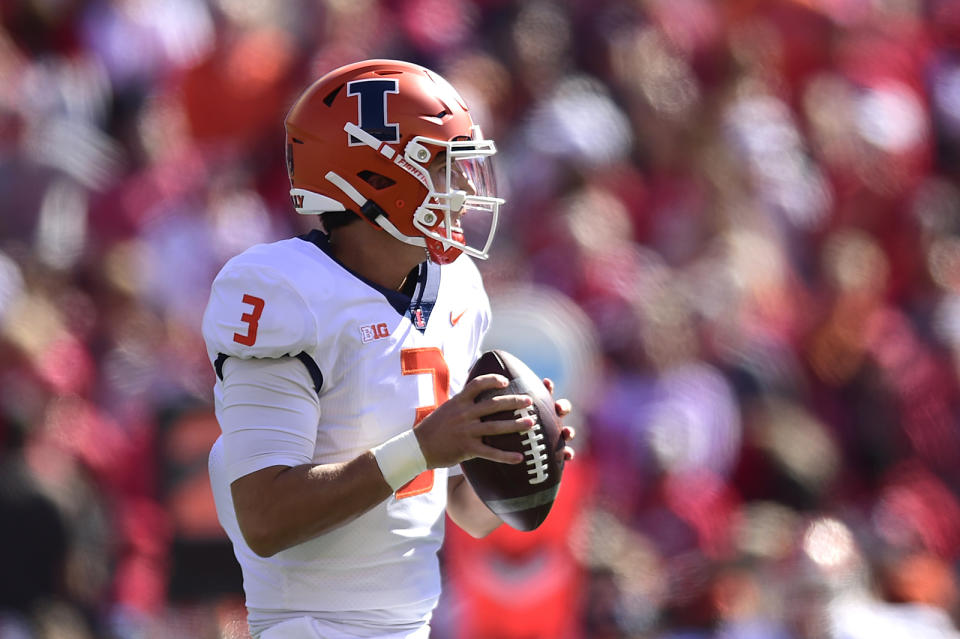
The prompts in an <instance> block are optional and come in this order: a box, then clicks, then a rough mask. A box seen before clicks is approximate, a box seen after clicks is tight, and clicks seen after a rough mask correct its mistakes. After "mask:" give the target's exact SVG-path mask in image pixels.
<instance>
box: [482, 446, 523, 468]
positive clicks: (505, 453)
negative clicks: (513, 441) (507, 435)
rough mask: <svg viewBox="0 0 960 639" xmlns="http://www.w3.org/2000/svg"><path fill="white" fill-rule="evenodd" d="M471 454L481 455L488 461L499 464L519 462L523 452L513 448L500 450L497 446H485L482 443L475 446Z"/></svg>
mask: <svg viewBox="0 0 960 639" xmlns="http://www.w3.org/2000/svg"><path fill="white" fill-rule="evenodd" d="M473 455H474V457H482V458H483V459H489V460H490V461H495V462H499V463H501V464H519V463H520V462H522V461H523V453H518V452H516V451H513V450H500V449H499V448H494V447H493V446H487V445H486V444H483V443H481V444H480V445H479V446H477V448H476V449H475V450H474V451H473Z"/></svg>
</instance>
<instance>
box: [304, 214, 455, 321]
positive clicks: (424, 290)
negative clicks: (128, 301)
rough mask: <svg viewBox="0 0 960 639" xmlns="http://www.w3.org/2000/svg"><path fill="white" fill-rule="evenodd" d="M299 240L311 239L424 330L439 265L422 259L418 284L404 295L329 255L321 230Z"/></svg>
mask: <svg viewBox="0 0 960 639" xmlns="http://www.w3.org/2000/svg"><path fill="white" fill-rule="evenodd" d="M297 237H298V238H299V239H301V240H303V241H305V242H310V243H311V244H313V245H314V246H316V247H317V248H319V249H320V250H321V251H323V252H324V254H326V256H327V257H329V258H330V259H331V260H333V261H334V262H336V263H337V264H338V265H339V266H340V268H342V269H343V270H345V271H347V272H348V273H350V274H351V275H353V276H354V277H355V278H357V279H358V280H360V281H361V282H363V283H364V284H366V285H367V286H369V287H370V288H372V289H374V290H375V291H377V292H378V293H380V294H381V295H383V297H384V298H385V299H386V300H387V303H389V304H390V306H391V307H393V309H394V310H395V311H396V312H397V313H399V314H400V315H403V316H404V317H406V318H407V319H409V320H410V323H411V324H413V327H414V328H416V329H417V330H418V331H420V332H421V333H423V332H424V331H426V330H427V323H428V322H429V321H430V315H431V313H432V312H433V307H434V306H435V305H436V303H437V295H438V293H439V292H440V265H439V264H434V263H433V262H431V261H429V260H427V261H424V262H421V263H420V265H419V266H418V267H416V271H417V284H416V287H415V288H414V290H413V294H412V295H406V294H404V293H401V292H400V291H394V290H392V289H389V288H385V287H383V286H380V285H379V284H377V283H376V282H373V281H371V280H368V279H367V278H365V277H363V276H362V275H360V274H359V273H355V272H354V271H352V270H350V269H349V268H347V267H346V266H344V265H343V264H341V263H340V262H338V261H337V260H336V258H334V257H333V255H331V254H330V242H329V240H328V238H327V236H326V234H324V233H323V232H321V231H320V230H318V229H314V230H312V231H310V232H309V233H306V234H304V235H299V236H297Z"/></svg>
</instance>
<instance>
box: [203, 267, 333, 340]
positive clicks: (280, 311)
mask: <svg viewBox="0 0 960 639" xmlns="http://www.w3.org/2000/svg"><path fill="white" fill-rule="evenodd" d="M203 337H204V340H205V341H206V344H207V352H208V354H209V355H210V357H211V358H212V359H216V358H217V357H218V356H220V355H226V356H231V357H239V358H241V359H249V358H252V357H256V358H272V357H283V356H285V355H292V356H296V355H298V354H299V353H300V352H302V351H310V350H311V349H312V348H313V347H314V346H315V345H316V342H317V321H316V318H315V317H314V315H313V313H311V311H310V309H309V308H308V306H307V303H306V302H305V301H304V299H303V297H302V296H301V295H300V294H299V293H298V292H297V290H296V289H295V288H294V287H293V286H292V285H291V284H290V282H289V281H288V280H287V278H285V277H284V276H283V274H282V273H281V272H279V271H278V270H275V269H273V268H271V267H269V266H265V265H260V264H245V263H240V264H234V263H229V262H228V263H227V266H225V267H224V269H223V270H222V271H221V272H220V274H219V275H218V276H217V278H216V279H215V280H214V282H213V286H212V289H211V292H210V301H209V302H208V304H207V309H206V312H205V313H204V315H203Z"/></svg>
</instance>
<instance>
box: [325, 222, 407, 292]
mask: <svg viewBox="0 0 960 639" xmlns="http://www.w3.org/2000/svg"><path fill="white" fill-rule="evenodd" d="M330 253H331V255H333V257H334V259H336V260H337V261H338V262H340V263H341V264H343V265H344V266H346V267H347V268H348V269H350V270H351V271H353V272H354V273H356V274H358V275H362V276H363V277H365V278H367V279H368V280H370V281H371V282H376V283H377V284H379V285H380V286H382V287H384V288H387V289H391V290H395V291H399V290H400V289H401V288H402V287H403V283H404V279H405V278H406V276H407V274H408V273H409V272H410V271H411V269H413V267H415V266H417V265H418V264H420V262H422V261H423V260H424V259H425V257H426V256H425V254H424V250H423V249H422V248H420V247H418V246H411V245H409V244H404V243H403V242H400V241H398V240H396V239H394V238H393V237H391V236H390V235H389V234H388V233H386V232H384V231H382V230H380V229H377V228H374V227H373V226H371V225H369V224H367V223H366V222H357V223H354V224H350V225H348V226H344V227H340V228H338V229H336V230H335V231H334V232H333V233H332V234H331V236H330Z"/></svg>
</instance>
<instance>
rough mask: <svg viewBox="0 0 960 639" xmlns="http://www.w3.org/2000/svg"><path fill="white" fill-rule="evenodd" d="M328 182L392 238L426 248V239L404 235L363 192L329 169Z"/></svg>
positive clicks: (326, 176)
mask: <svg viewBox="0 0 960 639" xmlns="http://www.w3.org/2000/svg"><path fill="white" fill-rule="evenodd" d="M324 177H325V178H326V179H327V181H328V182H330V183H331V184H333V185H334V186H335V187H337V188H338V189H340V190H341V191H343V193H344V195H346V196H347V197H348V198H350V199H351V200H353V201H354V202H355V203H356V204H357V206H358V207H359V208H360V212H361V213H363V214H364V216H365V217H366V218H367V219H368V220H370V221H371V222H373V223H374V224H376V225H377V226H379V227H380V228H382V229H383V230H384V231H386V232H387V233H389V234H390V235H392V236H393V237H394V238H396V239H398V240H400V241H401V242H403V243H404V244H412V245H413V246H422V247H424V248H426V246H427V241H426V240H425V239H424V238H422V237H409V236H407V235H404V234H403V233H401V232H400V231H399V229H397V227H396V226H394V225H393V223H392V222H391V221H390V220H389V219H387V216H386V215H385V214H384V212H383V209H381V208H380V207H379V206H378V205H377V204H376V202H374V201H373V200H370V199H368V198H365V197H363V194H362V193H360V191H358V190H357V189H355V188H354V187H353V185H352V184H350V183H349V182H347V181H346V180H345V179H343V178H342V177H341V176H339V175H337V174H336V173H334V172H333V171H330V172H329V173H327V174H326V175H325V176H324ZM372 211H376V212H377V213H378V214H372Z"/></svg>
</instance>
